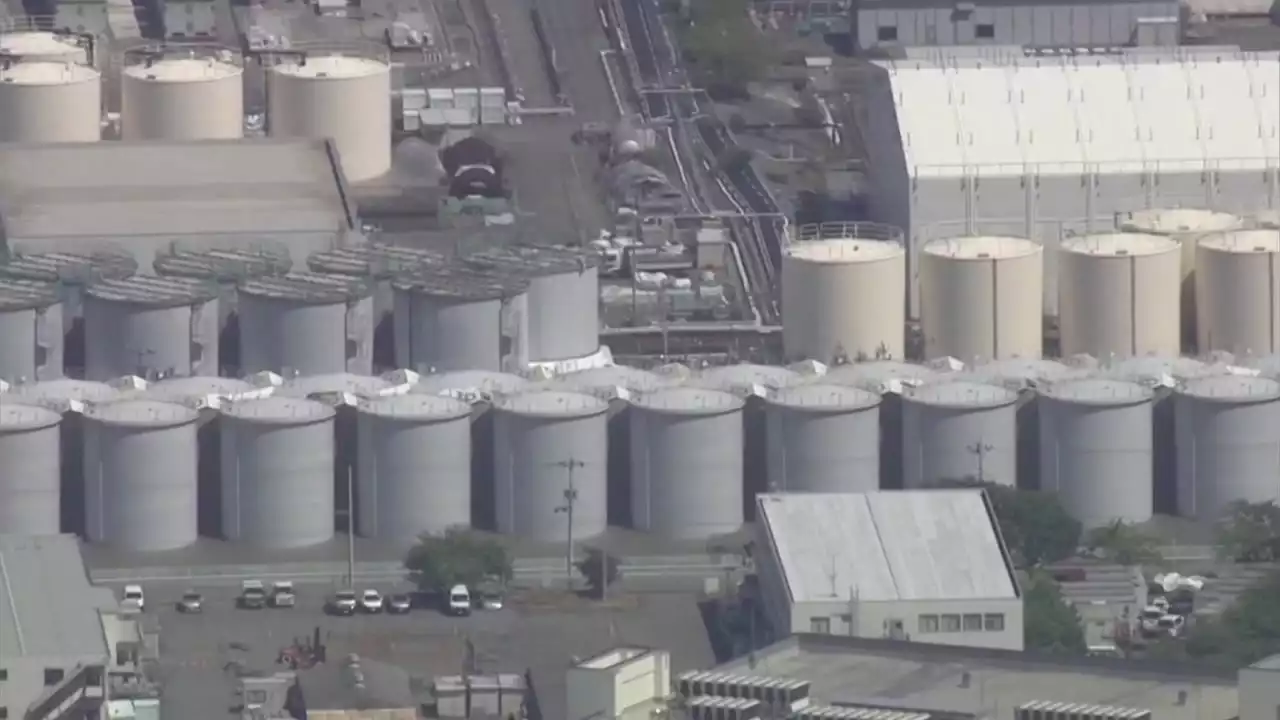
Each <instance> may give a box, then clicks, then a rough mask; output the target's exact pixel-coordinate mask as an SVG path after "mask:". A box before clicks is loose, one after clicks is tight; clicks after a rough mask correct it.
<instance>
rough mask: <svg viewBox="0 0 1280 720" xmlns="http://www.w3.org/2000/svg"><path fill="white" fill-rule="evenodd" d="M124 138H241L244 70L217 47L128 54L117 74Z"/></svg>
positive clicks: (167, 48)
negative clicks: (118, 76)
mask: <svg viewBox="0 0 1280 720" xmlns="http://www.w3.org/2000/svg"><path fill="white" fill-rule="evenodd" d="M120 92H121V99H120V121H121V125H120V136H121V138H122V139H124V140H229V139H235V138H240V137H243V136H244V68H243V67H242V66H241V63H240V60H239V58H238V57H237V55H236V54H235V53H234V52H232V51H231V50H230V49H229V48H224V47H219V46H215V45H209V46H206V45H175V46H158V47H144V48H138V49H134V50H130V51H127V52H126V53H125V55H124V59H123V63H122V70H121V90H120Z"/></svg>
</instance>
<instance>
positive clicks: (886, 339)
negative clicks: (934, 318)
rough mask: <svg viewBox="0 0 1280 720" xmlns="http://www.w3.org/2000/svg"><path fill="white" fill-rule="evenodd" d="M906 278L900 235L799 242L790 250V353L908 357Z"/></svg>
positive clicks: (785, 315)
mask: <svg viewBox="0 0 1280 720" xmlns="http://www.w3.org/2000/svg"><path fill="white" fill-rule="evenodd" d="M906 282H907V255H906V252H905V251H904V250H903V247H902V244H901V243H900V242H896V241H892V240H883V241H881V240H860V239H831V240H814V241H808V242H799V243H794V244H792V245H791V246H789V247H788V248H787V250H786V252H785V254H784V255H783V258H782V337H783V346H784V348H785V352H786V356H787V357H788V358H791V359H796V360H805V359H812V360H818V361H819V362H824V363H830V362H833V361H835V360H838V359H844V360H846V361H849V360H875V359H880V360H884V359H890V358H901V357H903V345H904V336H905V332H906V330H905V321H906V317H905V304H904V303H905V302H906V300H905V298H906ZM900 298H901V299H902V301H901V302H899V299H900Z"/></svg>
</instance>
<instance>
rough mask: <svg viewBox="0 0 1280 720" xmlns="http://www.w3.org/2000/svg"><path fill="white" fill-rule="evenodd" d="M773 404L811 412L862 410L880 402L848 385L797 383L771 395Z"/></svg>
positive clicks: (876, 397)
mask: <svg viewBox="0 0 1280 720" xmlns="http://www.w3.org/2000/svg"><path fill="white" fill-rule="evenodd" d="M769 400H770V402H772V403H773V404H774V405H780V406H783V407H789V408H795V409H797V410H807V411H813V412H841V411H852V410H864V409H867V408H873V407H875V406H877V405H879V404H880V396H879V395H877V394H875V393H873V392H869V391H867V390H863V389H862V388H858V387H851V386H848V385H827V384H823V383H815V384H813V385H798V386H796V387H790V388H785V389H782V390H779V391H778V392H777V394H776V395H774V396H773V397H771V398H770V399H769Z"/></svg>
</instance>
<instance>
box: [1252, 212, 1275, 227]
mask: <svg viewBox="0 0 1280 720" xmlns="http://www.w3.org/2000/svg"><path fill="white" fill-rule="evenodd" d="M1253 226H1254V227H1256V228H1262V229H1264V230H1280V210H1263V211H1262V212H1260V213H1258V214H1257V215H1255V216H1254V217H1253Z"/></svg>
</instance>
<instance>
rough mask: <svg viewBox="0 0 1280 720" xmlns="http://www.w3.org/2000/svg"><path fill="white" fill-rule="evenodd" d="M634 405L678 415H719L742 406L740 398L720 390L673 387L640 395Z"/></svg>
mask: <svg viewBox="0 0 1280 720" xmlns="http://www.w3.org/2000/svg"><path fill="white" fill-rule="evenodd" d="M632 402H633V403H634V404H635V405H636V407H642V408H644V409H646V410H652V411H656V412H664V413H674V414H679V415H720V414H723V413H727V412H733V411H734V410H738V409H739V408H741V407H742V398H740V397H738V396H737V395H733V394H731V393H727V392H723V391H720V390H710V389H707V388H696V387H675V388H666V389H664V390H658V391H656V392H651V393H646V394H644V395H640V396H639V397H637V398H636V399H635V400H633V401H632Z"/></svg>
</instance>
